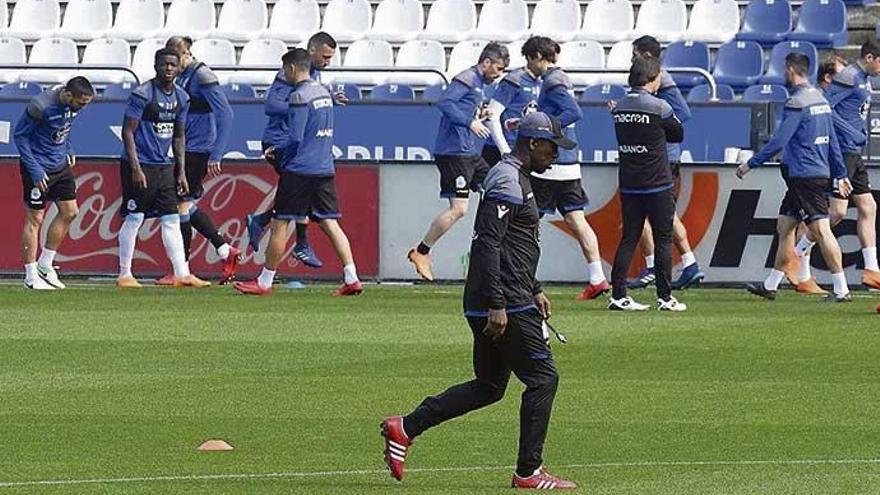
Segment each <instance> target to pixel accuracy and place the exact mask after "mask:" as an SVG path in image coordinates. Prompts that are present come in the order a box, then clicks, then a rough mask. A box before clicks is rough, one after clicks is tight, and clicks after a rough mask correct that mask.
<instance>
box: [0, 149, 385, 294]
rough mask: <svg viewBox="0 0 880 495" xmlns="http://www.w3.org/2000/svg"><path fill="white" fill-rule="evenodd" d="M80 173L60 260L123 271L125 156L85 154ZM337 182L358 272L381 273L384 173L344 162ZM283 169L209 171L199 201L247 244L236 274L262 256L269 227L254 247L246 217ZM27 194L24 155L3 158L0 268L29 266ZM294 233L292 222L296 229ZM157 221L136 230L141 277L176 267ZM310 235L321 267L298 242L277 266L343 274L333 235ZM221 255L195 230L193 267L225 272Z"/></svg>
mask: <svg viewBox="0 0 880 495" xmlns="http://www.w3.org/2000/svg"><path fill="white" fill-rule="evenodd" d="M74 173H75V174H76V177H77V191H78V192H77V196H78V203H79V209H80V213H79V215H78V216H77V217H76V219H75V220H74V221H73V224H72V225H71V229H70V235H69V236H68V238H67V239H65V240H64V242H63V243H62V244H61V247H60V249H59V250H58V255H57V257H56V258H55V260H56V264H58V265H59V266H60V267H61V269H62V270H63V271H64V272H66V273H86V274H115V273H116V272H117V270H118V258H117V246H118V244H117V233H118V232H119V228H120V226H121V225H122V219H121V217H120V216H119V209H120V207H121V205H122V197H121V186H120V182H119V162H118V161H115V160H87V159H81V160H80V161H79V162H78V164H77V166H76V168H75V169H74ZM336 181H337V182H336V185H337V190H338V193H339V205H340V208H341V210H342V216H343V218H342V220H341V222H340V223H341V225H342V228H343V229H344V230H345V233H346V234H347V235H348V238H349V240H350V241H351V246H352V250H353V251H354V258H355V263H356V264H357V267H358V272H359V274H360V275H362V276H364V277H375V276H378V274H379V172H378V168H377V167H376V166H371V165H365V166H361V165H339V166H338V167H337V174H336ZM276 185H277V176H276V175H275V172H274V171H273V170H272V168H271V167H269V166H268V165H266V164H265V163H264V162H261V161H252V162H249V161H228V160H227V161H224V166H223V174H222V175H220V176H219V177H216V178H206V180H205V195H204V196H203V197H202V199H201V200H199V202H198V207H199V208H200V209H201V210H203V211H206V212H207V213H208V215H209V216H210V217H211V219H212V220H213V221H214V223H215V224H216V226H217V228H218V229H219V230H220V232H222V233H223V235H224V237H225V238H226V239H228V240H229V241H230V244H232V245H233V246H235V247H237V248H238V249H240V250H241V251H242V264H241V268H240V269H239V276H238V278H239V279H241V278H243V277H247V276H252V275H255V274H256V273H258V269H259V267H260V266H262V264H263V261H264V253H265V248H266V245H267V243H268V240H269V236H268V234H267V235H265V236H264V237H263V239H262V243H261V246H260V251H259V252H256V253H255V252H254V251H253V250H251V249H250V247H248V236H247V228H246V226H245V221H244V219H245V216H246V215H247V214H248V213H252V212H259V211H264V210H265V209H267V208H271V206H272V203H273V198H274V197H275V187H276ZM24 208H25V206H24V204H23V193H22V189H21V179H20V175H19V168H18V161H17V160H13V159H4V160H0V211H2V212H3V215H2V217H0V232H3V236H2V238H3V242H2V243H0V272H6V273H10V272H12V273H18V272H22V271H23V270H24V268H23V266H22V260H21V254H20V253H21V243H20V240H19V239H20V238H21V230H22V225H23V221H24ZM56 213H57V209H56V208H55V206H54V205H52V206H50V207H49V208H47V210H46V216H45V220H44V222H43V229H42V231H41V233H40V238H41V239H44V238H45V235H46V230H47V228H48V226H49V223H50V222H51V220H52V218H54V217H55V215H56ZM290 232H291V235H292V234H293V232H294V229H293V228H291V229H290ZM161 237H162V236H161V233H160V230H159V222H158V220H157V219H149V220H147V221H145V222H144V225H143V226H142V227H141V230H140V234H139V235H138V241H137V248H136V251H135V259H134V263H133V271H134V273H135V276H137V277H141V278H143V277H151V276H157V275H162V274H164V273H166V272H167V271H170V262H169V261H168V259H167V257H166V255H165V249H164V247H163V246H162V239H161ZM309 240H310V242H311V244H312V246H313V247H314V248H315V250H316V251H317V253H318V256H319V257H320V258H321V260H322V261H323V262H324V267H323V268H321V269H317V270H315V269H312V268H308V267H305V266H303V265H301V264H300V263H299V262H298V261H297V260H296V259H295V258H293V257H291V256H290V252H291V251H292V250H293V241H292V240H291V241H290V242H289V243H288V251H287V253H286V255H285V257H284V260H283V261H282V263H281V265H280V266H279V268H278V270H279V273H281V274H286V275H300V276H303V277H331V278H338V277H341V274H342V266H341V265H340V264H339V261H338V260H337V258H336V254H335V252H334V251H333V248H332V246H331V245H330V243H329V241H328V240H327V238H326V237H325V236H324V234H323V232H321V229H320V228H319V227H318V226H317V225H311V226H310V227H309ZM221 266H222V264H221V261H220V259H219V257H218V256H217V252H216V251H215V250H214V248H213V247H212V246H211V244H210V243H209V242H208V240H207V239H205V238H204V237H202V236H201V235H199V234H198V233H194V235H193V242H192V250H191V254H190V267H191V269H192V270H193V272H194V273H197V274H199V275H203V276H206V277H214V278H216V276H217V275H218V274H219V273H220V270H221Z"/></svg>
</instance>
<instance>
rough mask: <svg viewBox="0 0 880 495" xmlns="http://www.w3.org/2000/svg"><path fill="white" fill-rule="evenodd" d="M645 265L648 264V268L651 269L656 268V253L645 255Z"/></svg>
mask: <svg viewBox="0 0 880 495" xmlns="http://www.w3.org/2000/svg"><path fill="white" fill-rule="evenodd" d="M645 265H647V268H648V269H649V270H650V269H651V268H654V255H653V254H652V255H651V256H645Z"/></svg>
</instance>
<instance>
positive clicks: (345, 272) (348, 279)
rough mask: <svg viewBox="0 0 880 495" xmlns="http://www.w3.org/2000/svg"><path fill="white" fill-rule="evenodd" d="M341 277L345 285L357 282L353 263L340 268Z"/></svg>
mask: <svg viewBox="0 0 880 495" xmlns="http://www.w3.org/2000/svg"><path fill="white" fill-rule="evenodd" d="M342 277H343V279H344V280H345V284H346V285H348V284H353V283H355V282H357V281H358V274H357V268H355V266H354V263H352V264H350V265H345V266H344V267H342Z"/></svg>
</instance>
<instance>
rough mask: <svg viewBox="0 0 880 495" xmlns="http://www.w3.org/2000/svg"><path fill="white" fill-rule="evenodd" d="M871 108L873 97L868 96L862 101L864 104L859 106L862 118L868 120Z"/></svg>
mask: <svg viewBox="0 0 880 495" xmlns="http://www.w3.org/2000/svg"><path fill="white" fill-rule="evenodd" d="M870 110H871V99H870V98H868V99H867V100H865V102H864V103H862V106H861V107H860V108H859V116H861V117H862V120H868V113H869V112H870Z"/></svg>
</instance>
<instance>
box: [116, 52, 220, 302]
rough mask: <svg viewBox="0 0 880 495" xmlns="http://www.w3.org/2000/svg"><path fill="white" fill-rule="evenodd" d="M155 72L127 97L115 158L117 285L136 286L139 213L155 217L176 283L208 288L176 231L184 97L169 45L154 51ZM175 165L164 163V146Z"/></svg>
mask: <svg viewBox="0 0 880 495" xmlns="http://www.w3.org/2000/svg"><path fill="white" fill-rule="evenodd" d="M154 62H155V69H156V77H154V78H153V79H151V80H149V81H147V82H145V83H144V84H141V85H140V86H138V87H137V88H135V89H134V91H132V92H131V96H130V97H129V99H128V106H127V107H126V109H125V119H124V120H123V123H122V142H123V144H124V146H125V151H124V153H123V155H122V160H121V163H120V169H119V170H120V178H121V180H122V208H121V210H120V213H121V214H122V216H123V218H124V221H123V223H122V228H121V229H120V230H119V278H118V279H117V280H116V285H117V286H118V287H120V288H126V289H127V288H140V287H141V284H140V283H139V282H138V281H137V280H136V279H135V278H134V276H133V275H132V273H131V261H132V258H133V257H134V248H135V242H136V240H137V234H138V230H140V227H141V224H142V223H143V222H144V218H145V217H147V216H150V217H159V219H160V221H161V230H162V243H163V244H164V245H165V252H166V253H167V255H168V259H169V260H171V266H172V268H173V269H174V280H173V282H172V284H173V285H174V286H175V287H207V286H209V285H211V284H210V283H209V282H205V281H204V280H200V279H198V278H197V277H196V276H195V275H192V274H191V273H190V271H189V263H188V262H187V261H186V256H185V254H184V250H183V236H182V235H181V233H180V215H179V214H178V213H177V195H178V194H180V195H186V194H187V193H188V192H189V186H188V185H187V182H186V165H185V163H184V161H185V160H186V131H185V126H186V113H187V110H188V109H189V97H188V96H187V95H186V91H184V90H183V88H181V87H180V86H177V85H176V84H174V78H176V77H177V74H178V73H179V72H180V57H179V56H178V55H177V52H175V51H174V50H169V49H167V48H163V49H162V50H159V51H157V52H156V55H155V58H154ZM169 148H171V149H172V151H173V154H174V165H172V164H170V163H168V158H167V157H168V149H169Z"/></svg>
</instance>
